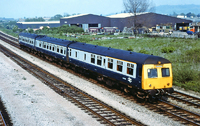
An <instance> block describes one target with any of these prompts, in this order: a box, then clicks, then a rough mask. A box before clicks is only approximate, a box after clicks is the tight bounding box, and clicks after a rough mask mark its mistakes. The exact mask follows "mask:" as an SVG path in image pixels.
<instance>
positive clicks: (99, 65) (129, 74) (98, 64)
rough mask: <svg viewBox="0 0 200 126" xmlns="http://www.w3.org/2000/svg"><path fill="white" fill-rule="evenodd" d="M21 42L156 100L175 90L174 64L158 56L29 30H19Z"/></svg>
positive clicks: (113, 84) (83, 71) (46, 57)
mask: <svg viewBox="0 0 200 126" xmlns="http://www.w3.org/2000/svg"><path fill="white" fill-rule="evenodd" d="M18 41H19V44H20V48H22V49H24V50H27V51H29V52H32V53H34V54H35V55H38V56H40V57H43V58H45V59H48V60H49V61H51V62H56V63H58V64H59V65H61V66H65V67H71V68H72V69H73V70H78V71H79V72H80V73H87V74H90V75H91V76H92V77H95V78H96V79H97V80H99V81H102V82H104V83H105V84H107V85H109V87H112V86H118V87H120V88H121V89H122V90H123V91H124V92H126V93H130V94H133V95H135V96H137V97H139V98H141V99H148V100H152V99H157V98H161V97H162V96H166V94H168V93H173V91H174V89H173V88H172V79H173V75H172V64H171V62H170V61H169V60H167V59H165V58H162V57H159V56H154V55H148V54H142V53H137V52H132V51H126V50H120V49H114V48H111V47H103V46H98V45H92V44H87V43H82V42H77V41H70V40H65V39H58V38H52V37H48V36H45V35H37V34H30V33H20V34H19V36H18Z"/></svg>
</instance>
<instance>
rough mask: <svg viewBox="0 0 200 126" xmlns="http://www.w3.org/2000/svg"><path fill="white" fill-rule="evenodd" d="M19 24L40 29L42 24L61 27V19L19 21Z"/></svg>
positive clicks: (22, 26) (23, 26)
mask: <svg viewBox="0 0 200 126" xmlns="http://www.w3.org/2000/svg"><path fill="white" fill-rule="evenodd" d="M17 26H18V27H19V28H21V29H27V28H33V29H39V28H40V27H42V26H48V27H50V28H51V27H59V26H60V21H49V22H17Z"/></svg>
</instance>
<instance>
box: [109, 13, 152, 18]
mask: <svg viewBox="0 0 200 126" xmlns="http://www.w3.org/2000/svg"><path fill="white" fill-rule="evenodd" d="M147 13H149V12H143V13H136V15H141V14H147ZM131 16H134V14H133V13H121V14H115V15H110V16H107V17H109V18H127V17H131Z"/></svg>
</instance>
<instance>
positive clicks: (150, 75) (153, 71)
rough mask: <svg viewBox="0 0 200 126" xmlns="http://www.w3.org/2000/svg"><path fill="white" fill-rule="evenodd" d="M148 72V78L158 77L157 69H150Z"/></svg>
mask: <svg viewBox="0 0 200 126" xmlns="http://www.w3.org/2000/svg"><path fill="white" fill-rule="evenodd" d="M147 72H148V78H157V77H158V73H157V69H148V70H147Z"/></svg>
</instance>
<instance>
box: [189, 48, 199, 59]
mask: <svg viewBox="0 0 200 126" xmlns="http://www.w3.org/2000/svg"><path fill="white" fill-rule="evenodd" d="M186 56H187V60H188V61H193V62H194V61H195V62H200V48H196V49H192V50H188V51H187V52H186Z"/></svg>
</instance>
